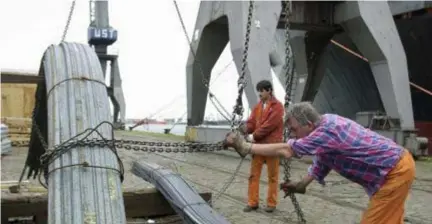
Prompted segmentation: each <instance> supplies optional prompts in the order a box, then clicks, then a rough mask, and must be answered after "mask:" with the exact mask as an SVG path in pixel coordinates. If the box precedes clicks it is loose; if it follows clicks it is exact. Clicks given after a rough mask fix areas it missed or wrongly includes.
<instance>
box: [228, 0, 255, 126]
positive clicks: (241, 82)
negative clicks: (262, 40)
mask: <svg viewBox="0 0 432 224" xmlns="http://www.w3.org/2000/svg"><path fill="white" fill-rule="evenodd" d="M253 8H254V2H253V1H249V10H248V18H247V24H246V35H245V44H244V49H243V59H242V67H241V73H240V77H239V79H238V81H237V85H238V95H237V99H236V105H235V106H234V111H233V113H232V118H231V130H233V131H234V130H235V129H237V128H238V126H239V125H240V123H241V122H242V120H243V112H244V107H243V99H242V97H243V92H244V88H245V87H246V79H245V76H246V67H247V57H248V51H249V40H250V32H251V24H252V16H253ZM236 118H237V119H236Z"/></svg>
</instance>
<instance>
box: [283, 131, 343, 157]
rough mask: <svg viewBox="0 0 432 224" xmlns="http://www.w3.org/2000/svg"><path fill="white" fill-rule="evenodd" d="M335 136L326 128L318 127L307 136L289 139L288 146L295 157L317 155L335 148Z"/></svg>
mask: <svg viewBox="0 0 432 224" xmlns="http://www.w3.org/2000/svg"><path fill="white" fill-rule="evenodd" d="M336 138H337V136H336V135H335V134H334V133H333V132H332V131H330V130H327V129H326V128H322V127H319V128H317V129H315V130H314V131H313V132H312V133H310V134H309V135H308V136H306V137H304V138H300V139H289V140H288V142H287V143H288V145H290V146H291V149H292V150H293V151H294V153H295V154H296V155H300V156H302V155H319V154H321V153H325V152H328V151H329V150H331V149H333V148H337V145H338V144H337V142H336V141H335V139H336Z"/></svg>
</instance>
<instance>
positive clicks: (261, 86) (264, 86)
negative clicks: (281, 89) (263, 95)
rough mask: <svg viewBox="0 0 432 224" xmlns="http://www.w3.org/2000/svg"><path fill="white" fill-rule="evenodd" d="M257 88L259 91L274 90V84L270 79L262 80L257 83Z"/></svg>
mask: <svg viewBox="0 0 432 224" xmlns="http://www.w3.org/2000/svg"><path fill="white" fill-rule="evenodd" d="M256 90H257V91H261V90H265V91H267V92H268V91H272V92H273V86H272V84H271V82H270V81H268V80H261V81H259V82H258V83H257V85H256Z"/></svg>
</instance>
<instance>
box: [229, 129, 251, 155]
mask: <svg viewBox="0 0 432 224" xmlns="http://www.w3.org/2000/svg"><path fill="white" fill-rule="evenodd" d="M227 147H233V148H234V149H235V150H236V151H237V153H238V154H239V155H240V156H241V157H245V156H246V155H247V154H249V153H250V150H251V147H252V144H251V143H249V142H246V141H245V139H244V137H243V136H242V135H241V134H240V132H238V131H236V132H230V133H228V134H227V135H226V137H225V140H224V148H227Z"/></svg>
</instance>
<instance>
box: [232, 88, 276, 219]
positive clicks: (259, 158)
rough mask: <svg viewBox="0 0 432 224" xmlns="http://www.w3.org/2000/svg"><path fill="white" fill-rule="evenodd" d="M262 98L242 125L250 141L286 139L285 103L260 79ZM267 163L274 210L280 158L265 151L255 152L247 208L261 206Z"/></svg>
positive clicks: (270, 208)
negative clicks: (262, 152) (264, 170)
mask: <svg viewBox="0 0 432 224" xmlns="http://www.w3.org/2000/svg"><path fill="white" fill-rule="evenodd" d="M256 89H257V91H258V92H259V97H260V102H259V103H258V104H257V105H256V106H255V107H254V109H253V111H252V114H251V115H250V117H249V119H248V120H247V123H246V125H243V126H242V127H241V128H240V129H241V131H242V132H243V133H244V134H249V136H248V137H247V139H248V141H250V142H254V143H278V142H282V140H283V116H284V108H283V106H282V103H281V102H279V101H278V100H277V99H276V98H275V97H274V96H273V87H272V84H271V82H269V81H267V80H263V81H260V82H259V83H258V84H257V86H256ZM264 163H266V164H267V174H268V183H269V186H268V191H267V207H266V208H265V211H266V212H273V211H274V209H275V208H276V204H277V198H278V181H279V158H278V157H273V156H270V157H267V156H263V155H253V156H252V164H251V169H250V177H249V188H248V204H247V206H246V207H245V208H244V210H243V211H244V212H250V211H252V210H256V209H258V207H259V181H260V176H261V170H262V166H263V164H264Z"/></svg>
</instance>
